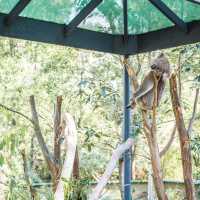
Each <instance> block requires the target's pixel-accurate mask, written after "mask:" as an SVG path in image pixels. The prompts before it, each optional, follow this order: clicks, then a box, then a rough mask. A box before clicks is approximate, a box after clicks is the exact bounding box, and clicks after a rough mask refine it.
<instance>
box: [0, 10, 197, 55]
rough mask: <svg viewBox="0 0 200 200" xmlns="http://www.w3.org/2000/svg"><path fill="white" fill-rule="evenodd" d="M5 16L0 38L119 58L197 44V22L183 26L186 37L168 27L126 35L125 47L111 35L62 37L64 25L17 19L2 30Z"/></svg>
mask: <svg viewBox="0 0 200 200" xmlns="http://www.w3.org/2000/svg"><path fill="white" fill-rule="evenodd" d="M6 16H7V15H6V14H2V13H0V36H4V37H10V38H17V39H25V40H31V41H36V42H44V43H49V44H56V45H62V46H69V47H75V48H81V49H88V50H94V51H100V52H106V53H113V54H119V55H134V54H137V53H144V52H149V51H155V50H158V49H166V48H171V47H177V46H180V45H186V44H193V43H197V42H200V34H199V33H200V20H198V21H194V22H190V23H187V25H188V27H189V30H190V31H189V32H188V34H185V33H184V32H183V31H181V30H180V29H179V28H178V27H176V26H172V27H169V28H164V29H162V30H157V31H152V32H148V33H144V34H139V35H129V37H128V44H125V43H124V35H111V34H107V33H100V32H95V31H90V30H85V29H81V28H77V29H76V30H74V33H73V34H71V35H70V36H68V37H64V36H63V27H64V25H62V24H57V23H52V22H46V21H40V20H35V19H30V18H26V17H17V18H16V21H15V23H14V24H13V25H12V26H5V24H4V19H5V17H6ZM33 30H34V32H33Z"/></svg>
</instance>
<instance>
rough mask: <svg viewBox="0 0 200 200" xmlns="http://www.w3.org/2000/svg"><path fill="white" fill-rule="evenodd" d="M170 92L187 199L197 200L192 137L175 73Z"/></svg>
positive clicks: (171, 80) (171, 79) (172, 77)
mask: <svg viewBox="0 0 200 200" xmlns="http://www.w3.org/2000/svg"><path fill="white" fill-rule="evenodd" d="M170 93H171V100H172V107H173V111H174V116H175V119H176V126H177V130H178V133H179V140H180V147H181V157H182V166H183V177H184V182H185V191H186V198H187V200H195V199H196V197H195V189H194V185H193V180H192V158H191V152H190V139H189V135H188V132H187V130H186V128H185V123H184V120H183V114H182V108H181V105H180V100H179V97H178V91H177V82H176V75H175V74H172V76H171V78H170Z"/></svg>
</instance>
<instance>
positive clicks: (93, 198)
mask: <svg viewBox="0 0 200 200" xmlns="http://www.w3.org/2000/svg"><path fill="white" fill-rule="evenodd" d="M133 144H134V140H133V139H132V138H129V139H127V140H126V142H124V143H123V144H121V145H119V146H118V147H117V149H115V150H114V151H113V154H112V157H111V159H110V161H109V163H108V165H107V167H106V170H105V172H104V174H103V176H102V177H101V179H100V181H99V182H98V184H97V186H96V187H95V188H94V189H93V191H92V193H91V194H90V195H89V200H98V199H99V197H100V195H101V193H102V191H103V189H104V188H105V186H106V184H107V183H108V180H109V179H110V177H111V175H112V173H113V170H114V169H115V167H116V165H117V163H118V161H119V159H120V157H121V156H122V154H123V153H124V152H126V151H127V150H128V149H130V148H131V147H132V146H133Z"/></svg>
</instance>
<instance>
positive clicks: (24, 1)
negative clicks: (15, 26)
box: [5, 0, 31, 26]
mask: <svg viewBox="0 0 200 200" xmlns="http://www.w3.org/2000/svg"><path fill="white" fill-rule="evenodd" d="M30 1H31V0H20V1H19V2H18V3H17V4H16V5H15V7H14V8H13V9H12V10H11V11H10V13H9V14H8V16H6V17H5V24H6V25H8V26H9V25H11V24H12V23H13V22H14V21H15V19H16V18H17V17H18V16H19V14H20V13H21V12H22V11H23V10H24V8H25V7H26V6H27V5H28V4H29V3H30Z"/></svg>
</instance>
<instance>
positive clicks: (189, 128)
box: [187, 88, 199, 135]
mask: <svg viewBox="0 0 200 200" xmlns="http://www.w3.org/2000/svg"><path fill="white" fill-rule="evenodd" d="M198 99H199V88H197V89H196V94H195V99H194V104H193V111H192V117H191V119H190V122H189V125H188V129H187V132H188V135H191V131H192V125H193V122H194V121H195V116H196V111H197V104H198Z"/></svg>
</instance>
